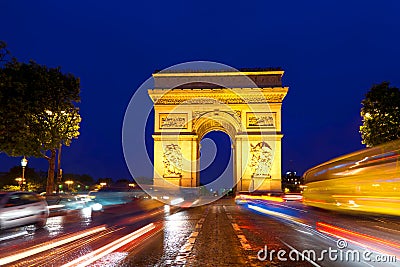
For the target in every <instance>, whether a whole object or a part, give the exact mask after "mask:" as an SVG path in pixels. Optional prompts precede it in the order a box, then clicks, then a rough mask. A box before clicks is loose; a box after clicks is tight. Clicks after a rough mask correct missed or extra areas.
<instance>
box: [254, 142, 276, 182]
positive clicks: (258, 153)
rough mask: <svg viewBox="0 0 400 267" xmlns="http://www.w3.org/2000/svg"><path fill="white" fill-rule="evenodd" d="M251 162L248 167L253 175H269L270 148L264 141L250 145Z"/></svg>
mask: <svg viewBox="0 0 400 267" xmlns="http://www.w3.org/2000/svg"><path fill="white" fill-rule="evenodd" d="M250 146H251V149H250V154H251V162H250V167H251V169H252V171H253V175H252V176H253V177H266V176H269V172H270V170H271V163H272V149H271V147H270V146H269V145H268V144H267V143H266V142H260V143H258V144H256V145H250Z"/></svg>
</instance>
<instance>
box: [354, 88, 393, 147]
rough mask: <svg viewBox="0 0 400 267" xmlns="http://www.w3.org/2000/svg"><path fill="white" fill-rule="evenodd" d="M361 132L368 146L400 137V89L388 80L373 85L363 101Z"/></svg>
mask: <svg viewBox="0 0 400 267" xmlns="http://www.w3.org/2000/svg"><path fill="white" fill-rule="evenodd" d="M361 116H362V118H363V125H362V126H360V133H361V137H362V142H363V144H365V145H367V146H368V147H372V146H377V145H379V144H382V143H385V142H389V141H392V140H396V139H399V138H400V90H399V89H398V88H396V87H390V86H389V83H388V82H383V83H381V84H378V85H374V86H372V88H371V89H370V91H369V92H368V93H367V94H366V96H365V99H364V100H363V101H362V108H361Z"/></svg>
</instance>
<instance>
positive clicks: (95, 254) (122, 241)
mask: <svg viewBox="0 0 400 267" xmlns="http://www.w3.org/2000/svg"><path fill="white" fill-rule="evenodd" d="M153 229H155V225H154V223H150V224H148V225H146V226H144V227H142V228H140V229H139V230H136V231H135V232H133V233H130V234H129V235H126V236H124V237H121V238H119V239H117V240H115V241H113V242H111V243H109V244H107V245H105V246H103V247H101V248H99V249H97V250H95V251H92V252H90V253H88V254H86V255H84V256H82V257H79V258H77V259H75V260H73V261H71V262H69V263H66V264H64V265H62V267H71V266H74V267H75V266H82V267H83V266H87V265H89V264H91V263H93V262H95V261H97V260H98V259H100V258H102V257H104V256H106V255H108V254H109V253H111V252H113V251H115V250H117V249H119V248H120V247H123V246H124V245H126V244H128V243H130V242H132V241H133V240H135V239H136V238H138V237H140V236H142V235H144V234H146V233H148V232H150V231H151V230H153Z"/></svg>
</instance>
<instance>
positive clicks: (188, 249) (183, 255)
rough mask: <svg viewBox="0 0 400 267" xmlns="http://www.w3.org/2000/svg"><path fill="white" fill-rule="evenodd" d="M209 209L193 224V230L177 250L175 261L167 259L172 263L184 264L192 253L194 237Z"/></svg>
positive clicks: (197, 233)
mask: <svg viewBox="0 0 400 267" xmlns="http://www.w3.org/2000/svg"><path fill="white" fill-rule="evenodd" d="M208 212H209V210H208V209H207V210H206V212H205V213H204V214H203V216H202V218H201V219H199V220H198V222H197V223H196V226H195V231H194V232H192V233H191V234H190V235H189V238H188V239H187V240H186V242H185V244H184V245H183V246H182V247H181V249H180V250H179V253H178V256H176V258H175V261H169V262H171V264H172V263H174V264H182V265H184V264H186V259H187V257H188V256H189V255H190V253H192V249H193V247H194V243H195V242H196V238H197V237H198V235H199V231H200V230H201V228H202V227H203V223H204V221H205V219H206V217H207V215H208Z"/></svg>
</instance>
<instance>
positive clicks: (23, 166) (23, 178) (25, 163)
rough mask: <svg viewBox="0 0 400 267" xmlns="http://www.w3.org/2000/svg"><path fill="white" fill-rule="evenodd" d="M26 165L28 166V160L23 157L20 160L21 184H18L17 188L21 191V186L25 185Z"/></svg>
mask: <svg viewBox="0 0 400 267" xmlns="http://www.w3.org/2000/svg"><path fill="white" fill-rule="evenodd" d="M27 164H28V160H27V159H26V158H25V156H24V158H23V159H21V166H22V181H21V183H20V185H19V187H20V188H21V190H22V187H23V184H25V167H26V165H27Z"/></svg>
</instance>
